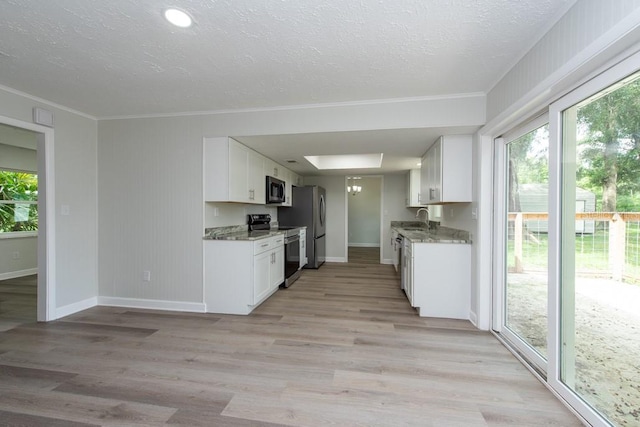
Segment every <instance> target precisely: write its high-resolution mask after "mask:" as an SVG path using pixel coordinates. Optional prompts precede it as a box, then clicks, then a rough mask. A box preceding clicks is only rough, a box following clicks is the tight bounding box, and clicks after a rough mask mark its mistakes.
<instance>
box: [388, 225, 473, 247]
mask: <svg viewBox="0 0 640 427" xmlns="http://www.w3.org/2000/svg"><path fill="white" fill-rule="evenodd" d="M407 228H411V230H408V229H407ZM415 228H421V230H414V229H415ZM391 229H392V230H395V231H396V232H397V233H398V234H401V235H402V236H403V237H404V238H406V239H408V240H409V241H410V242H411V243H439V244H447V243H448V244H467V245H468V244H471V238H470V233H469V232H468V231H465V230H459V229H456V228H450V227H441V226H438V227H437V228H436V229H433V230H428V229H427V226H426V225H425V224H424V223H423V222H416V221H411V222H409V221H392V222H391Z"/></svg>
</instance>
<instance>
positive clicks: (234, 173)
mask: <svg viewBox="0 0 640 427" xmlns="http://www.w3.org/2000/svg"><path fill="white" fill-rule="evenodd" d="M267 175H268V176H273V177H275V178H278V179H280V180H283V181H285V183H286V185H287V189H286V196H287V201H286V202H285V203H283V204H282V205H283V206H291V185H292V181H293V180H294V179H296V180H297V177H295V178H294V177H293V175H294V174H293V172H291V171H290V170H289V169H287V168H285V167H283V166H281V165H279V164H278V163H276V162H274V161H273V160H271V159H268V158H266V157H264V156H263V155H262V154H260V153H258V152H256V151H253V150H251V149H250V148H248V147H246V146H244V145H242V144H240V143H239V142H238V141H236V140H234V139H232V138H228V137H219V138H205V139H204V200H205V201H207V202H236V203H254V204H259V205H264V204H266V201H267V200H266V186H267V185H266V179H265V178H266V176H267Z"/></svg>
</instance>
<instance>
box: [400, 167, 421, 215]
mask: <svg viewBox="0 0 640 427" xmlns="http://www.w3.org/2000/svg"><path fill="white" fill-rule="evenodd" d="M420 172H421V170H420V169H411V170H410V171H409V172H408V173H407V195H406V197H405V204H406V206H407V207H408V208H418V207H421V206H425V205H424V204H423V203H420V200H421V198H422V197H421V195H420Z"/></svg>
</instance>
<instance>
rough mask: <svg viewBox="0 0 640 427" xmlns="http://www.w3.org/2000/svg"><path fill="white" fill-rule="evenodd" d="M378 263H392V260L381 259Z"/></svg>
mask: <svg viewBox="0 0 640 427" xmlns="http://www.w3.org/2000/svg"><path fill="white" fill-rule="evenodd" d="M380 264H393V260H392V259H386V258H385V259H383V260H382V262H381V263H380Z"/></svg>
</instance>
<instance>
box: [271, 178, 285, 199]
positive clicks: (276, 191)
mask: <svg viewBox="0 0 640 427" xmlns="http://www.w3.org/2000/svg"><path fill="white" fill-rule="evenodd" d="M284 191H285V184H284V181H282V180H279V179H278V178H274V177H272V176H267V203H284V202H285V200H284V199H285V193H284Z"/></svg>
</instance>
